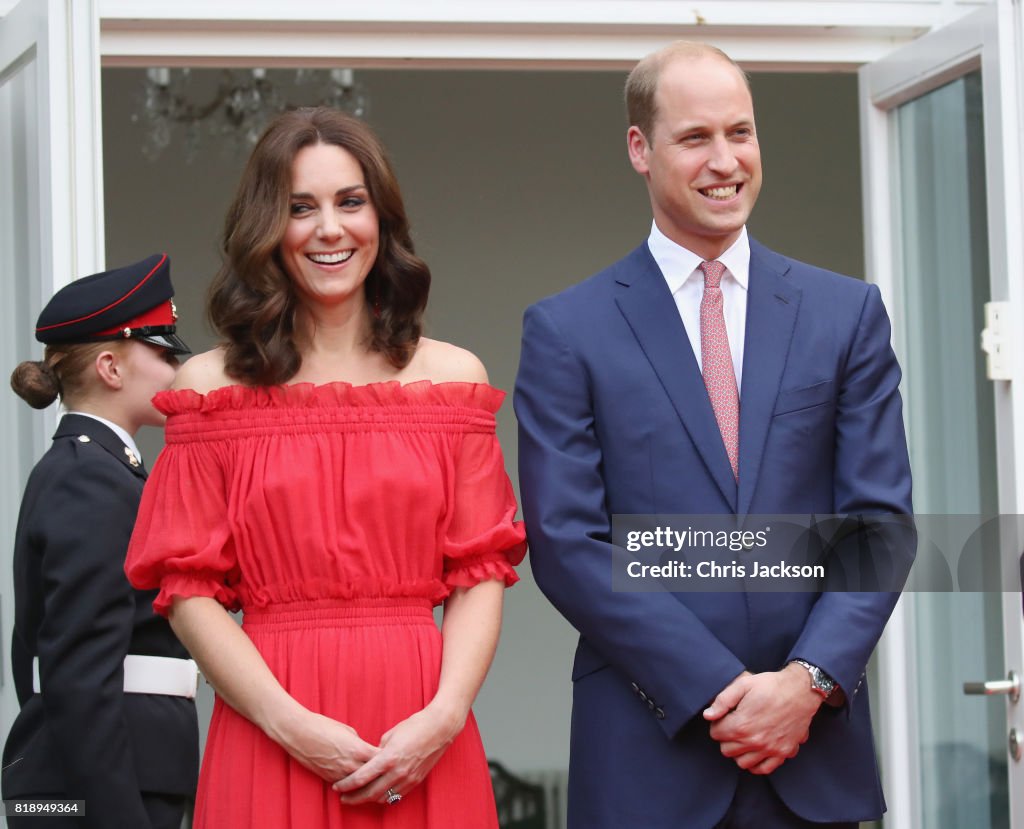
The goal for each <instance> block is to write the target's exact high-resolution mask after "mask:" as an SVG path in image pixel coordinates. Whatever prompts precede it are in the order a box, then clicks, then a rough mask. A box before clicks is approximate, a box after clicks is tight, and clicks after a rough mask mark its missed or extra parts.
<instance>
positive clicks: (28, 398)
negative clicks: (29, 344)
mask: <svg viewBox="0 0 1024 829" xmlns="http://www.w3.org/2000/svg"><path fill="white" fill-rule="evenodd" d="M11 388H12V389H14V393H15V394H17V395H18V397H20V398H21V399H22V400H24V401H25V402H26V403H28V405H30V406H31V407H32V408H33V409H45V408H46V407H47V406H49V405H50V404H51V403H52V402H53V401H54V400H56V399H57V397H58V395H59V394H60V378H58V377H57V372H56V371H54V369H53V366H52V365H50V364H49V363H48V362H46V361H45V360H25V361H24V362H23V363H19V364H18V366H17V368H15V369H14V371H13V372H11Z"/></svg>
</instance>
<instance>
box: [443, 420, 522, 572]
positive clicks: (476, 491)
mask: <svg viewBox="0 0 1024 829" xmlns="http://www.w3.org/2000/svg"><path fill="white" fill-rule="evenodd" d="M516 509H517V506H516V499H515V495H514V493H513V492H512V483H511V482H510V481H509V479H508V475H507V474H506V473H505V462H504V460H503V458H502V453H501V447H500V446H499V445H498V439H497V437H496V436H495V434H494V432H493V430H491V431H490V433H489V434H488V433H486V432H477V433H471V434H467V435H465V436H464V438H463V441H462V446H461V448H460V451H459V456H458V458H457V461H456V467H455V481H454V492H453V509H452V514H451V521H450V523H449V525H448V531H447V533H446V537H445V544H444V582H445V585H446V586H447V587H448V588H449V589H452V588H455V587H472V586H473V585H475V584H478V583H479V582H482V581H486V580H488V579H498V580H501V581H503V582H504V583H505V586H506V587H511V586H512V585H513V584H515V583H516V582H517V581H519V577H518V576H517V575H516V572H515V569H514V566H515V565H517V564H519V563H520V562H521V561H522V560H523V557H524V556H525V555H526V531H525V530H524V528H523V522H522V521H516V520H515V515H516Z"/></svg>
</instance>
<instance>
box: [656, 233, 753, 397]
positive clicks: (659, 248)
mask: <svg viewBox="0 0 1024 829" xmlns="http://www.w3.org/2000/svg"><path fill="white" fill-rule="evenodd" d="M647 247H648V248H649V249H650V251H651V256H653V257H654V261H655V262H657V264H658V267H659V268H661V273H662V274H663V275H664V277H665V281H666V282H667V283H668V289H669V290H670V291H671V292H672V297H673V298H674V299H675V301H676V308H677V309H678V310H679V316H680V318H681V319H682V321H683V326H684V327H685V328H686V335H687V336H688V337H689V338H690V346H691V347H692V348H693V355H694V356H695V357H696V358H697V366H698V367H700V366H701V359H700V357H701V354H700V301H701V299H703V297H704V271H702V270H701V269H700V264H701V262H703V261H704V260H703V259H702V258H701V257H700V256H698V255H697V254H696V253H694V252H693V251H690V250H687V249H686V248H684V247H681V246H680V245H677V244H676V243H675V242H673V241H672V240H671V239H669V238H668V237H667V236H666V235H665V234H664V233H662V232H661V231H660V230H658V226H657V225H656V224H655V223H654V222H651V235H650V236H649V237H648V239H647ZM718 261H719V262H721V263H722V264H723V265H725V274H724V275H723V276H722V283H721V285H722V312H723V313H724V315H725V330H726V332H727V333H728V335H729V351H730V352H731V353H732V367H733V371H734V372H735V373H736V388H737V389H742V388H743V382H742V381H743V343H744V337H745V332H746V325H747V285H748V283H749V280H750V241H749V239H748V238H747V228H746V227H744V228H743V229H742V230H741V231H740V235H739V238H737V239H736V241H735V242H733V243H732V246H731V247H730V248H729V249H728V250H727V251H725V253H723V254H722V255H721V256H719V257H718Z"/></svg>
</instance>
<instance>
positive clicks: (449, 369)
mask: <svg viewBox="0 0 1024 829" xmlns="http://www.w3.org/2000/svg"><path fill="white" fill-rule="evenodd" d="M413 367H414V368H415V371H414V373H415V374H418V375H421V376H423V377H425V378H427V379H429V380H431V381H432V382H434V383H452V382H462V383H486V382H487V369H486V368H484V364H483V363H482V362H480V359H479V358H478V357H477V356H476V355H475V354H474V353H473V352H472V351H467V350H466V349H465V348H459V346H457V345H452V344H451V343H446V342H442V341H441V340H431V339H428V338H427V337H421V338H420V341H419V345H418V346H417V348H416V356H415V357H413V362H412V363H411V364H410V368H413Z"/></svg>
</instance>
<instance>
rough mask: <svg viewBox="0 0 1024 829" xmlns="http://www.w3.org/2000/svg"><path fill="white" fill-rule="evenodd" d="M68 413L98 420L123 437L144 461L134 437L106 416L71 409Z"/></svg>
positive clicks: (126, 444)
mask: <svg viewBox="0 0 1024 829" xmlns="http://www.w3.org/2000/svg"><path fill="white" fill-rule="evenodd" d="M68 414H76V415H81V416H82V417H91V418H92V419H93V420H98V421H99V422H100V423H102V424H103V425H104V426H106V427H107V428H108V429H110V431H111V432H113V433H114V434H115V435H117V436H118V437H119V438H121V442H122V443H123V444H124V445H125V446H127V447H128V448H129V449H131V450H132V452H134V453H135V457H136V458H138V459H139V463H141V462H142V453H141V452H139V447H138V446H136V445H135V441H134V440H133V439H132V436H131V435H129V434H128V432H126V431H125V430H124V429H123V428H122V427H120V426H118V425H117V424H116V423H114V422H113V421H110V420H107V419H106V418H105V417H100V416H99V415H94V414H89V412H76V411H69V412H68Z"/></svg>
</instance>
